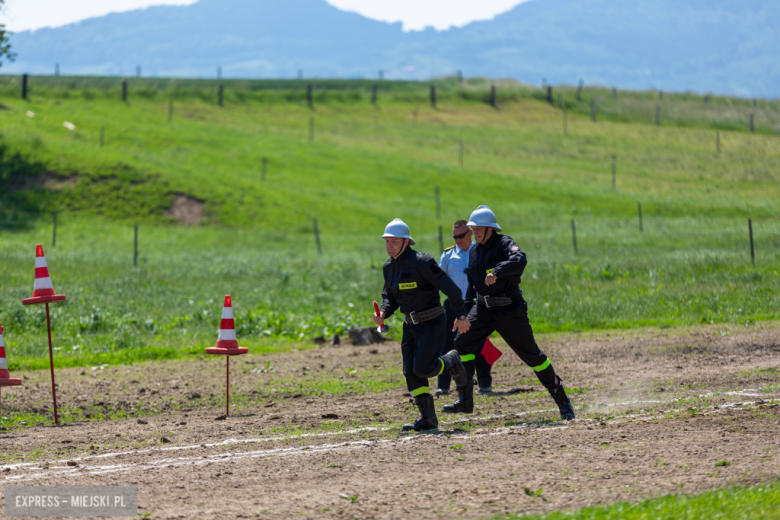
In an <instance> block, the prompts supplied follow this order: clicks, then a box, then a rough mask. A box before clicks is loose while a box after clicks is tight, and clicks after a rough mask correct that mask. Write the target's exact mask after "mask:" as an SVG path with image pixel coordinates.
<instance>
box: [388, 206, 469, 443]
mask: <svg viewBox="0 0 780 520" xmlns="http://www.w3.org/2000/svg"><path fill="white" fill-rule="evenodd" d="M382 238H384V239H385V248H386V250H387V254H388V255H389V256H390V259H389V260H388V261H387V262H386V263H385V265H384V267H383V268H382V271H383V274H384V278H385V285H384V289H383V290H382V305H381V307H380V308H379V315H374V321H375V322H376V324H377V325H381V324H382V323H383V322H384V320H385V319H387V318H389V317H390V316H392V315H393V313H394V312H395V311H396V310H397V309H398V308H399V307H400V309H401V312H402V313H404V314H405V315H406V319H405V320H404V325H403V339H402V340H401V354H402V356H403V371H404V376H405V377H406V388H407V389H408V390H409V392H410V393H411V394H412V395H413V396H414V401H415V404H416V405H417V408H418V409H419V410H420V418H419V419H417V420H416V421H415V422H414V424H405V425H404V426H403V431H410V430H414V431H423V430H435V429H437V428H438V427H439V421H438V419H437V418H436V408H435V406H434V404H433V396H432V395H431V391H430V388H429V387H428V378H430V377H436V376H438V375H439V374H441V373H443V372H448V373H449V374H450V375H451V376H452V378H453V380H454V381H455V384H456V385H458V386H462V385H465V384H466V369H465V368H464V366H463V363H462V362H461V360H460V356H459V355H458V353H457V351H455V350H451V351H450V352H447V353H446V354H444V355H443V356H441V357H440V356H439V349H440V348H441V345H442V343H444V338H445V332H446V331H445V327H446V320H445V318H444V308H443V307H442V306H441V300H440V298H439V291H441V292H443V293H444V294H446V295H447V297H448V298H449V299H450V305H452V308H453V310H454V311H455V312H456V313H457V316H458V318H457V319H456V320H455V324H454V326H453V329H457V330H458V331H459V332H461V333H464V332H466V331H468V330H469V326H470V324H469V321H468V320H467V319H466V308H465V306H464V305H463V297H462V296H461V292H460V289H459V288H458V286H457V285H455V282H453V281H452V279H451V278H450V277H449V276H447V274H446V273H445V272H444V271H442V270H441V269H440V268H439V266H438V265H437V264H436V261H435V260H434V259H433V257H431V256H430V255H426V254H425V253H418V252H417V251H414V250H413V249H412V248H411V247H409V246H413V245H414V240H413V239H412V237H411V235H410V234H409V226H407V225H406V224H405V223H404V222H403V221H402V220H401V219H398V218H397V219H395V220H393V221H392V222H390V223H389V224H388V225H387V227H386V228H385V233H384V235H382Z"/></svg>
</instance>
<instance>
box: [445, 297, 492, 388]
mask: <svg viewBox="0 0 780 520" xmlns="http://www.w3.org/2000/svg"><path fill="white" fill-rule="evenodd" d="M444 312H445V316H446V317H447V326H446V328H445V329H444V333H445V337H446V338H447V339H446V340H445V341H444V344H443V345H442V348H441V354H440V355H442V356H443V355H444V354H446V353H447V352H449V351H450V350H452V349H453V348H455V346H454V343H455V336H456V335H457V332H452V326H453V325H454V324H455V311H453V310H452V308H451V307H450V301H449V300H444ZM480 352H481V351H480ZM475 356H476V359H475V360H474V361H475V362H476V367H477V381H478V382H479V386H492V385H493V376H491V375H490V371H491V369H492V367H491V366H490V363H488V362H487V360H485V356H483V355H482V354H475ZM461 361H463V360H461ZM451 381H452V377H451V376H450V374H449V373H447V372H444V373H442V374H440V375H439V380H438V381H437V384H438V387H439V388H441V389H442V390H448V389H449V388H450V383H451Z"/></svg>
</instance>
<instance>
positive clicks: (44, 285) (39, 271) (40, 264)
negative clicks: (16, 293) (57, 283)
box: [22, 244, 66, 305]
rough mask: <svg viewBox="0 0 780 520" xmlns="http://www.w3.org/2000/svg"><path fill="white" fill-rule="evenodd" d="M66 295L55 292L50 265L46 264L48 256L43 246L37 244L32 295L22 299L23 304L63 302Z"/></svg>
mask: <svg viewBox="0 0 780 520" xmlns="http://www.w3.org/2000/svg"><path fill="white" fill-rule="evenodd" d="M65 299H66V298H65V295H60V294H57V293H55V292H54V287H53V286H52V284H51V278H50V277H49V266H48V265H46V256H44V254H43V246H42V245H41V244H38V245H37V246H35V282H34V284H33V293H32V297H30V298H27V299H24V300H22V304H23V305H33V304H37V303H49V302H61V301H65Z"/></svg>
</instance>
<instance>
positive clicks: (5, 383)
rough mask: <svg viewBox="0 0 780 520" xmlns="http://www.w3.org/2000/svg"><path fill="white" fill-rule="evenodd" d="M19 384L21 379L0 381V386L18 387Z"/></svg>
mask: <svg viewBox="0 0 780 520" xmlns="http://www.w3.org/2000/svg"><path fill="white" fill-rule="evenodd" d="M21 384H22V380H21V379H0V386H19V385H21Z"/></svg>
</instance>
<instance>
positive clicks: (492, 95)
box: [490, 85, 496, 108]
mask: <svg viewBox="0 0 780 520" xmlns="http://www.w3.org/2000/svg"><path fill="white" fill-rule="evenodd" d="M490 106H491V107H493V108H496V86H495V85H491V86H490Z"/></svg>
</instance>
